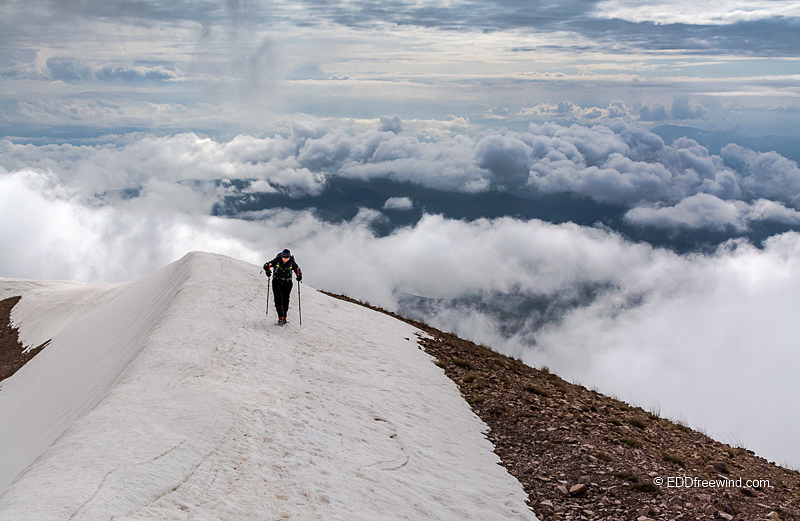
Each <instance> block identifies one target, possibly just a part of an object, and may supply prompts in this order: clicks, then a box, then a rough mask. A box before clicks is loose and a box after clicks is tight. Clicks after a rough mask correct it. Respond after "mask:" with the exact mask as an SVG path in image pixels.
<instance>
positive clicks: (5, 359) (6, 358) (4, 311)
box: [0, 297, 49, 382]
mask: <svg viewBox="0 0 800 521" xmlns="http://www.w3.org/2000/svg"><path fill="white" fill-rule="evenodd" d="M21 298H22V297H9V298H7V299H5V300H0V382H2V381H3V380H5V379H6V378H8V377H9V376H11V375H13V374H14V373H16V372H17V371H18V370H19V368H20V367H22V366H23V365H25V364H27V363H28V361H29V360H30V359H31V358H33V357H34V356H36V355H37V354H38V353H39V351H41V350H42V349H44V348H45V347H46V346H47V344H48V343H49V342H45V343H44V344H42V345H40V346H38V347H35V348H33V349H31V350H30V351H27V352H26V351H25V347H24V346H23V345H22V344H21V343H20V341H19V331H17V329H16V328H15V327H12V326H11V310H12V309H13V308H14V306H16V305H17V302H19V301H20V299H21Z"/></svg>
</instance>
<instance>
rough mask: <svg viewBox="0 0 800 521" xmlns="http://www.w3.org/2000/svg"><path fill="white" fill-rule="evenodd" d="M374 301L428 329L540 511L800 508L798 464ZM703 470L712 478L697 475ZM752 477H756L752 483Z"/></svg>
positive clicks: (559, 520)
mask: <svg viewBox="0 0 800 521" xmlns="http://www.w3.org/2000/svg"><path fill="white" fill-rule="evenodd" d="M332 296H334V297H337V298H341V299H343V300H348V301H351V302H356V303H358V304H362V305H365V304H363V303H361V302H358V301H355V300H353V299H349V298H347V297H342V296H339V295H332ZM368 307H372V306H368ZM373 309H378V310H379V311H383V312H384V313H388V314H390V315H392V316H395V317H397V318H399V319H400V320H404V321H405V322H408V323H411V324H413V325H414V326H416V327H418V328H419V329H422V330H423V331H426V332H427V333H428V334H430V335H431V337H432V339H421V340H420V344H421V345H422V346H423V348H424V349H425V351H426V352H428V353H430V354H431V355H433V356H434V357H435V358H436V359H437V365H439V366H440V367H441V368H442V369H444V371H445V373H446V374H447V376H449V377H450V378H451V379H452V380H453V381H454V382H455V383H456V384H457V385H458V387H459V389H460V390H461V393H462V395H463V396H464V398H465V399H466V400H467V402H468V403H469V404H470V405H471V407H472V409H473V411H475V413H476V414H477V415H478V416H480V418H481V419H482V420H483V421H484V422H485V423H486V424H487V425H488V426H489V428H490V429H491V430H490V432H489V434H488V438H489V439H490V440H491V441H492V442H493V443H494V446H495V452H496V453H497V454H498V455H499V456H500V458H501V459H502V461H503V464H504V465H505V467H506V468H507V469H508V471H509V472H510V473H511V474H512V475H513V476H515V477H516V478H517V479H518V480H519V481H520V483H522V486H523V488H524V489H525V492H526V493H527V494H528V503H529V504H530V505H531V507H532V508H533V510H534V512H536V515H537V516H538V517H539V518H540V519H541V520H542V521H551V520H552V521H567V520H598V521H599V520H603V521H614V520H620V521H623V520H624V521H631V520H634V521H637V520H638V521H646V520H651V519H665V520H687V521H689V520H700V519H724V520H729V521H733V520H754V521H755V520H759V521H763V520H772V521H778V520H784V521H788V520H800V473H798V472H795V471H791V470H788V469H785V468H782V467H780V466H778V465H776V464H774V463H772V462H768V461H766V460H765V459H763V458H760V457H758V456H755V455H754V454H753V453H752V452H751V451H748V450H746V449H743V448H739V447H732V446H730V445H726V444H723V443H719V442H717V441H714V440H712V439H711V438H709V437H708V436H706V435H704V434H702V433H699V432H697V431H694V430H692V429H690V428H688V427H686V426H684V425H681V424H678V423H675V422H672V421H670V420H667V419H664V418H660V417H659V416H658V415H656V414H653V413H650V412H647V411H644V410H643V409H641V408H638V407H632V406H630V405H628V404H627V403H625V402H622V401H619V400H615V399H613V398H609V397H607V396H604V395H602V394H600V393H598V392H595V391H591V390H589V389H586V388H584V387H582V386H580V385H574V384H571V383H569V382H567V381H565V380H563V379H561V378H559V377H558V376H556V375H554V374H551V373H550V372H549V371H547V370H546V369H544V370H541V369H535V368H532V367H529V366H526V365H525V364H523V363H522V362H520V361H518V360H514V359H512V358H509V357H506V356H503V355H501V354H498V353H495V352H494V351H492V350H491V349H489V348H487V347H485V346H480V345H477V344H474V343H472V342H469V341H466V340H462V339H460V338H458V337H456V336H455V335H452V334H449V333H444V332H442V331H439V330H437V329H434V328H432V327H430V326H427V325H425V324H422V323H419V322H416V321H413V320H408V319H405V318H403V317H401V316H398V315H396V314H394V313H389V312H386V311H385V310H382V309H380V308H374V307H373ZM787 414H789V412H788V411H787ZM659 479H660V480H663V481H662V482H661V484H657V483H658V481H659ZM670 479H672V480H673V481H672V482H671V483H670V482H669V481H668V480H670ZM680 479H682V480H683V481H679V480H680ZM703 480H716V485H715V486H702V485H701V482H702V481H703ZM740 480H741V481H740ZM748 480H763V481H762V482H760V483H750V485H751V486H749V487H748V486H746V485H747V484H748V483H747V482H748ZM679 484H682V485H683V486H678V485H679ZM687 484H691V485H692V486H686V485H687Z"/></svg>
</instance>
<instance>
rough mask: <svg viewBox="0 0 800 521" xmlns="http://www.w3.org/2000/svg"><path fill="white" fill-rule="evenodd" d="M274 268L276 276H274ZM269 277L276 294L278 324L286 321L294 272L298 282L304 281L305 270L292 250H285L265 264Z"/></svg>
mask: <svg viewBox="0 0 800 521" xmlns="http://www.w3.org/2000/svg"><path fill="white" fill-rule="evenodd" d="M272 270H275V274H274V275H275V276H274V277H272V275H273V273H272ZM264 271H265V272H266V273H267V278H270V277H272V291H273V293H274V294H275V311H276V312H277V313H278V324H280V325H283V324H285V323H286V314H287V312H288V311H289V296H290V295H291V293H292V286H293V284H292V272H294V273H295V276H296V278H297V282H298V283H299V282H302V280H303V272H301V271H300V266H298V265H297V262H296V261H295V260H294V256H293V255H292V252H290V251H289V250H288V249H285V250H283V251H282V252H280V253H279V254H278V255H276V256H275V258H274V259H272V260H271V261H269V262H267V263H265V264H264Z"/></svg>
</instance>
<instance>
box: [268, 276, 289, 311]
mask: <svg viewBox="0 0 800 521" xmlns="http://www.w3.org/2000/svg"><path fill="white" fill-rule="evenodd" d="M292 286H294V284H292V279H288V280H287V279H272V292H273V293H274V294H275V311H277V312H278V318H280V317H283V318H286V313H287V312H288V311H289V296H290V295H291V294H292Z"/></svg>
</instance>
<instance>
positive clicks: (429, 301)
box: [0, 118, 800, 467]
mask: <svg viewBox="0 0 800 521" xmlns="http://www.w3.org/2000/svg"><path fill="white" fill-rule="evenodd" d="M0 168H1V169H0V222H2V223H3V225H2V227H0V241H1V242H2V244H3V253H2V254H0V275H2V276H6V277H25V278H43V279H69V280H83V281H93V282H100V281H124V280H133V279H136V278H138V277H141V276H143V275H145V274H147V273H150V272H152V271H154V270H155V269H157V268H160V267H161V266H163V265H165V264H167V263H169V262H171V261H173V260H175V259H177V258H179V257H181V256H182V255H183V254H185V253H186V252H187V251H191V250H205V251H213V252H218V253H223V254H226V255H230V256H233V257H236V258H239V259H244V260H248V261H251V262H253V263H255V264H257V265H260V264H261V263H263V262H264V261H265V260H267V259H268V258H271V256H272V255H274V253H275V252H276V251H278V250H280V249H282V248H284V247H289V248H291V249H292V250H293V251H294V252H295V253H296V255H297V260H298V262H299V263H300V265H301V266H302V267H303V270H304V273H305V276H306V281H307V282H308V283H309V284H311V285H313V286H315V287H317V288H320V289H326V290H331V291H335V292H341V293H346V294H348V295H350V296H353V297H356V298H359V299H362V300H366V301H369V302H371V303H373V304H377V305H381V306H384V307H386V308H389V309H394V310H398V309H400V310H402V311H404V312H407V313H409V314H417V315H424V317H423V318H425V319H426V320H427V321H429V322H430V323H432V324H433V325H435V326H438V327H441V328H444V329H447V330H452V331H455V332H457V333H458V334H460V335H462V336H465V337H467V338H470V339H473V340H476V341H479V342H483V343H486V344H487V345H490V346H492V347H493V348H495V349H496V350H498V351H501V352H505V353H508V354H511V355H513V356H517V357H519V358H521V359H522V360H524V361H525V362H526V363H529V364H530V365H534V366H542V365H546V366H548V367H549V368H550V369H551V370H553V371H554V372H557V373H559V374H561V375H563V376H564V377H566V378H568V379H570V380H573V381H576V382H578V383H581V384H583V385H586V386H587V387H596V388H598V389H599V390H601V391H602V392H605V393H607V394H612V395H616V396H618V397H620V398H623V399H625V400H628V401H631V402H634V403H636V404H639V405H642V406H644V407H645V408H649V409H653V410H658V411H660V412H661V413H662V414H664V415H667V416H670V417H672V418H676V419H680V420H683V421H686V422H687V423H689V424H690V425H692V426H695V427H701V428H703V429H705V430H706V431H707V432H708V433H709V434H711V435H713V436H715V437H717V438H719V439H722V440H724V441H727V442H731V443H740V444H744V445H745V446H747V447H748V448H752V449H754V450H756V451H757V452H758V453H759V454H762V455H764V456H765V457H768V458H770V459H774V460H777V461H778V462H781V463H784V464H789V465H792V466H794V467H798V466H800V452H798V448H797V444H796V439H797V436H798V434H800V418H798V416H797V415H796V414H793V410H794V409H796V397H797V396H798V395H800V383H798V379H797V378H796V374H797V373H798V370H800V352H798V350H797V348H796V341H795V339H796V338H798V336H799V335H800V322H798V321H797V320H796V318H795V317H794V314H795V313H794V311H793V310H794V307H795V302H796V300H797V295H798V294H799V293H800V234H798V233H796V232H787V233H783V234H780V235H775V236H773V237H771V238H770V239H768V240H767V241H766V242H765V243H764V244H758V245H752V244H749V243H748V242H747V241H746V240H743V239H742V240H734V241H730V242H727V243H724V244H722V245H720V246H719V247H718V248H717V249H716V251H714V252H713V253H691V254H678V253H675V252H673V251H671V250H668V249H663V248H657V247H653V246H651V245H649V244H647V243H634V242H631V241H629V240H627V239H625V238H624V237H623V236H622V235H621V234H620V233H618V232H617V231H615V230H611V229H608V228H607V227H603V226H595V227H586V226H578V225H575V224H572V223H565V224H553V223H548V222H544V221H540V220H523V219H519V218H514V217H511V216H509V217H503V218H498V219H478V220H473V221H465V220H454V219H450V218H447V217H446V216H442V215H425V216H424V217H423V218H422V219H421V220H420V221H419V222H417V223H416V224H415V225H413V226H408V227H403V228H399V229H396V230H395V231H393V232H392V233H390V234H388V235H382V236H379V235H376V233H375V232H374V229H373V227H372V224H373V223H374V222H375V221H376V220H380V219H382V218H383V215H382V210H383V208H363V209H362V210H361V211H360V212H359V214H358V215H357V216H356V217H355V218H354V219H352V220H349V221H345V222H328V221H325V220H323V219H321V218H320V217H319V216H318V215H317V214H316V213H315V212H314V211H313V210H309V211H291V210H288V209H284V208H264V209H262V210H260V211H258V212H257V214H256V215H254V214H253V213H252V212H251V213H250V214H249V215H248V219H246V220H245V219H236V218H222V217H215V216H213V215H211V209H212V208H213V205H214V204H215V203H217V202H219V201H220V200H221V199H222V198H224V197H229V196H232V195H233V196H237V197H247V196H248V193H251V192H253V193H254V192H280V193H286V194H290V195H291V194H298V195H300V194H303V195H308V194H311V195H314V194H322V193H323V191H324V190H323V189H324V187H325V183H326V180H327V179H329V178H330V176H343V177H352V178H359V179H372V178H390V179H394V180H398V181H408V182H411V183H415V184H419V185H423V186H427V187H431V188H436V189H441V190H450V191H460V192H479V191H484V190H507V191H512V192H515V193H527V192H531V193H533V192H536V193H538V194H549V193H571V194H574V195H576V196H579V197H578V198H576V203H575V204H580V197H584V198H590V199H593V200H596V201H599V202H603V203H611V204H615V205H620V206H623V207H625V208H626V209H627V213H626V219H627V220H628V221H629V222H630V223H634V224H635V225H641V226H651V227H661V228H665V229H669V230H673V231H674V230H681V229H696V228H709V229H716V228H726V227H727V228H729V229H739V230H744V229H747V227H748V226H750V224H751V223H752V222H754V221H759V220H761V221H763V220H768V221H769V220H772V221H776V222H784V223H790V224H800V213H799V212H798V210H799V209H800V169H798V166H797V164H796V163H794V162H792V161H789V160H787V159H785V158H783V157H781V156H779V155H778V154H775V153H769V152H767V153H760V152H754V151H752V150H748V149H744V148H742V147H739V146H737V145H729V146H727V147H725V148H724V149H723V150H722V152H721V154H720V155H713V154H710V153H709V152H708V150H707V149H706V148H704V147H703V146H701V145H699V144H698V143H696V142H694V141H691V140H688V139H681V140H677V141H676V142H674V143H672V144H666V143H664V141H663V140H661V138H659V137H658V136H656V135H655V134H653V133H651V132H649V131H647V130H646V129H644V128H641V127H638V126H634V125H629V124H622V123H620V124H611V125H601V126H596V127H583V126H578V125H575V126H571V127H564V126H558V125H549V124H546V125H533V126H531V127H530V129H529V130H528V131H525V132H517V131H511V130H487V131H483V132H479V133H475V134H466V133H457V132H450V133H448V132H437V133H436V134H435V135H432V134H430V133H427V134H423V133H421V132H412V131H408V130H404V124H403V123H402V122H400V121H399V120H398V119H397V118H385V119H384V120H383V121H381V122H380V124H378V125H375V126H374V128H369V127H368V126H363V125H349V126H348V125H346V124H342V123H332V122H324V121H315V120H307V121H299V122H297V123H295V124H294V125H292V127H291V128H287V129H286V131H285V132H283V133H276V134H273V135H270V136H268V137H256V136H249V135H242V136H238V137H235V138H233V139H230V140H228V141H220V140H215V139H211V138H207V137H203V136H198V135H195V134H178V135H168V136H152V135H127V136H117V137H113V138H107V139H105V140H103V141H102V142H101V141H98V142H97V143H93V144H88V145H81V146H78V145H70V144H62V145H30V144H29V145H24V144H15V143H12V142H10V141H7V140H6V141H2V142H0ZM237 180H247V182H246V183H245V185H244V186H245V188H241V184H237ZM412 205H413V201H411V200H408V199H407V198H398V199H395V200H391V201H387V204H386V205H385V208H386V209H390V208H393V207H401V208H408V207H409V206H412ZM265 292H266V287H265Z"/></svg>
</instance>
